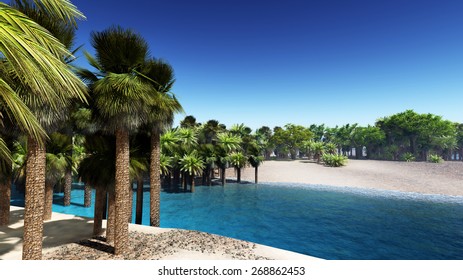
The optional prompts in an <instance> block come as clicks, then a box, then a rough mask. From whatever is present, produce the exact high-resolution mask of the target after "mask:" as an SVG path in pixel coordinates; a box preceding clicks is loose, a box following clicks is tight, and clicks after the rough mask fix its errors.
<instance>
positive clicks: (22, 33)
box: [0, 0, 86, 259]
mask: <svg viewBox="0 0 463 280" xmlns="http://www.w3.org/2000/svg"><path fill="white" fill-rule="evenodd" d="M18 2H19V1H18ZM21 2H23V3H25V1H21ZM34 3H35V4H36V5H34V6H33V7H34V8H35V9H37V10H38V11H40V12H41V13H46V14H47V16H48V17H49V18H52V19H54V20H56V21H57V22H64V24H71V25H74V26H75V19H76V17H81V16H82V14H81V13H80V12H79V11H78V10H77V9H76V7H75V6H73V5H72V4H71V3H69V2H68V1H58V0H55V1H34ZM25 6H26V5H25ZM0 18H1V20H0V22H2V23H1V26H2V30H3V31H6V32H3V33H0V36H1V38H0V39H1V41H2V44H1V46H0V52H1V53H2V54H3V57H4V59H3V60H2V65H1V68H2V71H1V72H3V73H8V76H7V78H5V77H2V78H1V79H0V92H1V93H0V94H2V98H1V100H2V102H3V104H4V105H5V106H4V109H5V111H6V112H7V114H8V115H9V117H10V118H12V119H15V120H16V121H17V122H18V124H19V126H20V128H22V129H23V130H24V132H25V133H26V134H27V135H28V158H27V170H28V171H27V176H26V195H25V215H24V242H23V259H40V258H41V255H42V235H43V220H42V216H43V206H44V201H43V197H44V196H43V195H44V191H45V165H46V164H45V148H44V139H45V132H44V130H43V128H42V126H41V125H43V124H45V123H46V122H45V123H44V122H43V120H42V123H41V125H39V122H38V121H37V118H33V117H31V110H30V109H29V108H31V107H32V108H42V109H45V111H47V112H50V113H51V114H53V113H55V114H57V113H59V111H60V110H61V109H62V108H63V106H66V105H67V104H69V100H70V98H78V99H80V100H85V93H86V89H85V85H84V84H83V83H82V82H81V81H80V80H79V79H78V78H77V77H76V76H75V75H74V74H73V73H72V71H71V69H70V68H69V67H68V66H67V65H66V64H65V62H64V58H65V57H69V56H72V55H71V53H70V52H69V51H68V50H67V49H66V46H64V45H63V44H62V43H60V42H59V40H58V39H56V38H55V37H53V35H51V33H50V32H49V31H48V30H46V29H44V28H43V27H41V26H40V25H38V24H37V23H36V22H35V21H33V20H31V19H29V18H28V17H27V16H24V14H22V13H21V12H19V11H18V10H17V9H15V8H11V7H10V6H8V5H6V4H4V3H0ZM13 95H14V96H13ZM24 104H27V105H28V106H27V107H26V106H25V105H24ZM42 112H44V111H42ZM36 113H37V112H36ZM36 117H37V116H36ZM39 119H40V116H39ZM48 120H52V119H51V118H49V119H48Z"/></svg>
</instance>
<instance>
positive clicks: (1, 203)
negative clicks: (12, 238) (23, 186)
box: [0, 164, 11, 226]
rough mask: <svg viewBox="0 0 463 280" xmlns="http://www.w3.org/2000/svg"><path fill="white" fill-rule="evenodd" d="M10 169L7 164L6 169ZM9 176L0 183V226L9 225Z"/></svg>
mask: <svg viewBox="0 0 463 280" xmlns="http://www.w3.org/2000/svg"><path fill="white" fill-rule="evenodd" d="M9 167H11V164H9V165H8V166H7V167H6V168H9ZM10 201H11V175H8V176H5V178H4V180H2V182H0V226H5V225H8V224H9V223H10Z"/></svg>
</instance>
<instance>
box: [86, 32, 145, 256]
mask: <svg viewBox="0 0 463 280" xmlns="http://www.w3.org/2000/svg"><path fill="white" fill-rule="evenodd" d="M91 40H92V46H93V47H94V48H95V50H96V58H93V57H91V56H90V55H88V54H87V57H88V58H89V61H90V63H91V64H92V65H93V66H95V67H97V69H98V70H99V71H100V73H99V75H101V76H102V78H101V79H99V80H98V81H96V82H95V83H94V84H93V88H92V89H93V95H94V96H93V97H94V100H95V107H96V110H97V111H98V114H99V116H100V121H101V123H102V127H104V129H105V130H106V131H108V132H110V133H114V134H115V136H116V173H115V240H114V252H115V254H116V255H120V254H124V253H125V252H126V249H127V243H128V236H129V233H128V217H129V211H130V210H129V209H128V203H129V202H128V200H129V192H128V190H129V189H128V186H129V184H130V174H129V165H130V152H129V134H130V132H131V131H134V130H135V129H137V128H138V127H139V126H140V125H141V124H142V123H143V120H144V119H146V115H147V110H148V106H146V105H147V104H154V100H153V98H152V96H151V95H150V92H152V87H151V86H149V85H148V84H147V83H146V82H144V81H143V80H142V78H141V77H140V75H139V72H138V71H137V69H139V68H140V67H142V66H143V64H144V63H145V61H146V58H147V54H148V45H147V43H146V41H145V40H144V39H143V38H142V37H141V36H140V35H138V34H136V33H134V32H133V31H131V30H124V29H122V28H121V27H111V28H108V29H106V30H104V31H102V32H93V33H92V34H91ZM103 124H104V125H103Z"/></svg>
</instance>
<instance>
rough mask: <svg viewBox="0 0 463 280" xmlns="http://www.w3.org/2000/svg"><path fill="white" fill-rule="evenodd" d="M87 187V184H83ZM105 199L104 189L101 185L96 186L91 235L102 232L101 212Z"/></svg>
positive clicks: (98, 234)
mask: <svg viewBox="0 0 463 280" xmlns="http://www.w3.org/2000/svg"><path fill="white" fill-rule="evenodd" d="M85 188H87V186H85ZM105 200H106V191H105V189H104V188H103V187H101V186H96V193H95V212H94V215H93V235H94V236H100V235H101V234H102V233H103V226H102V223H103V212H104V206H105Z"/></svg>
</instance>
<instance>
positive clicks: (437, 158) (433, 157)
mask: <svg viewBox="0 0 463 280" xmlns="http://www.w3.org/2000/svg"><path fill="white" fill-rule="evenodd" d="M442 161H443V159H442V158H441V157H440V156H439V155H429V162H433V163H439V162H442Z"/></svg>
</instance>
